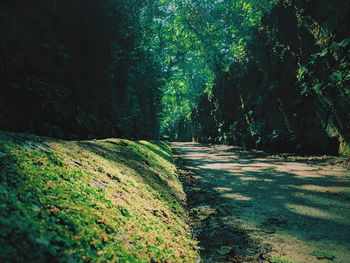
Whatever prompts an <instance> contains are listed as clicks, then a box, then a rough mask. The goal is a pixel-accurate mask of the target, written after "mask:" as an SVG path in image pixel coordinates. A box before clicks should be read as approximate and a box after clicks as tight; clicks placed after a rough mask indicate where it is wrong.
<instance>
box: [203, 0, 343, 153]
mask: <svg viewBox="0 0 350 263" xmlns="http://www.w3.org/2000/svg"><path fill="white" fill-rule="evenodd" d="M321 2H322V3H321ZM349 10H350V1H335V2H332V3H330V2H328V1H302V2H300V1H284V2H282V3H281V4H279V5H278V6H276V7H275V8H274V9H273V10H271V11H270V12H269V13H268V14H266V15H265V16H264V18H263V28H257V29H252V41H251V42H250V43H249V45H248V51H249V55H248V60H249V61H248V62H247V61H244V62H239V61H237V62H235V63H234V64H233V65H232V66H231V70H230V71H229V72H228V73H225V74H224V75H223V77H221V78H218V79H217V81H216V86H215V87H214V90H213V93H214V98H213V99H212V102H211V103H212V104H213V105H214V106H213V107H212V108H213V112H214V114H213V118H214V119H215V120H216V122H217V126H216V127H215V129H218V130H219V134H218V135H217V138H218V140H219V141H222V142H226V143H230V144H238V145H242V146H245V147H248V148H251V147H255V148H259V149H265V150H270V151H291V152H304V153H333V154H334V153H338V151H339V150H340V152H341V153H346V152H347V151H349V148H348V147H349V146H348V145H349V141H350V140H349V134H350V112H349V109H350V90H349V84H350V73H349V69H350V60H349V55H350V53H349V47H350V38H349V36H350V31H349V28H348V27H346V26H344V25H346V24H347V22H348V21H349V19H350V11H349ZM215 105H216V106H215ZM197 115H198V116H197V118H198V119H202V120H203V117H202V118H201V117H200V113H199V114H197ZM202 127H203V128H202V131H201V132H203V131H205V132H206V133H207V134H210V133H211V134H215V131H213V130H212V131H208V130H207V129H206V125H205V124H204V123H203V122H202ZM204 137H206V136H204Z"/></svg>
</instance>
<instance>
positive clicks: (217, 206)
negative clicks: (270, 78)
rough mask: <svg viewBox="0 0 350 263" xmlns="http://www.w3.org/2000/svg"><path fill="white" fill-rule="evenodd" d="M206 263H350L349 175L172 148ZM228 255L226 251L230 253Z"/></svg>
mask: <svg viewBox="0 0 350 263" xmlns="http://www.w3.org/2000/svg"><path fill="white" fill-rule="evenodd" d="M172 147H173V149H174V151H175V152H176V154H177V164H178V166H179V167H180V174H181V175H182V176H181V177H182V179H183V181H184V185H185V188H186V192H187V195H188V206H189V209H190V211H191V217H192V219H193V226H194V229H195V233H196V236H197V238H198V240H199V241H200V245H201V246H202V247H203V248H204V249H203V258H204V260H203V261H204V262H244V261H245V262H268V260H269V259H271V258H273V257H275V256H287V257H288V258H290V259H293V260H294V261H295V262H319V261H318V260H317V259H316V258H315V257H313V256H310V255H309V254H310V253H311V252H313V251H327V252H331V253H333V254H334V256H335V259H334V261H333V262H344V263H345V262H350V252H349V251H350V171H349V170H348V169H347V168H345V167H342V166H339V165H333V164H332V163H331V162H330V161H329V160H326V161H322V160H319V159H318V158H316V157H315V158H302V157H293V158H289V157H288V156H286V155H284V156H269V155H267V154H264V153H262V152H254V151H242V150H240V149H238V148H233V147H228V146H217V145H213V146H209V145H201V144H195V143H173V144H172ZM224 252H225V253H224Z"/></svg>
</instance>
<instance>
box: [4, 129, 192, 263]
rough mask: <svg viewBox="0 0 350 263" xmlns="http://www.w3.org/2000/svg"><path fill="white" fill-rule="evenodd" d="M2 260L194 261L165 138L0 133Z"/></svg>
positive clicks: (183, 197)
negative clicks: (57, 137)
mask: <svg viewBox="0 0 350 263" xmlns="http://www.w3.org/2000/svg"><path fill="white" fill-rule="evenodd" d="M0 199H1V209H0V261H1V262H131V263H132V262H195V261H196V259H197V258H198V249H197V246H196V243H195V241H193V239H192V235H191V232H190V229H189V227H188V225H187V223H186V221H187V215H186V212H185V210H184V208H183V204H184V202H185V194H184V192H183V190H182V186H181V184H180V183H179V181H178V179H177V177H176V174H175V167H174V165H173V163H172V156H171V152H170V148H169V146H168V145H167V144H166V143H164V142H161V141H128V140H119V139H107V140H101V141H81V142H66V141H58V140H53V139H49V138H41V137H36V136H32V135H23V134H15V133H8V132H0Z"/></svg>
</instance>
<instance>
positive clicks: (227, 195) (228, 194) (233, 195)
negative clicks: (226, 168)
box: [221, 193, 252, 201]
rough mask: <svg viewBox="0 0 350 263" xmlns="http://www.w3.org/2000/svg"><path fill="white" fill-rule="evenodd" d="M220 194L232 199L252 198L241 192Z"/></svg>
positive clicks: (246, 199) (245, 199)
mask: <svg viewBox="0 0 350 263" xmlns="http://www.w3.org/2000/svg"><path fill="white" fill-rule="evenodd" d="M221 196H222V197H225V198H230V199H234V200H237V201H250V200H252V198H251V197H248V196H244V195H241V194H234V193H224V194H221Z"/></svg>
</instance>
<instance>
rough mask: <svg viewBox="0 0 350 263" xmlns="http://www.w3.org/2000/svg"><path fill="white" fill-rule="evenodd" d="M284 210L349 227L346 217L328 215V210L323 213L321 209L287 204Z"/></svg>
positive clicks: (333, 214) (349, 223)
mask: <svg viewBox="0 0 350 263" xmlns="http://www.w3.org/2000/svg"><path fill="white" fill-rule="evenodd" d="M286 208H287V209H288V210H290V211H292V212H294V213H297V214H300V215H303V216H308V217H315V218H320V219H325V220H329V221H335V222H338V223H342V224H346V225H350V222H349V217H348V216H341V215H339V214H337V213H330V212H329V210H327V211H325V210H323V209H319V208H315V207H312V206H307V205H297V204H287V205H286Z"/></svg>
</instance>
